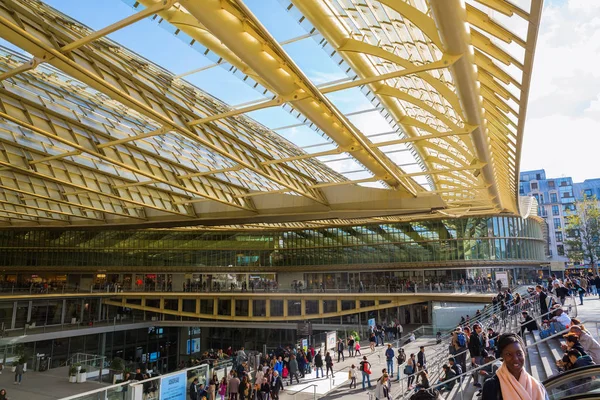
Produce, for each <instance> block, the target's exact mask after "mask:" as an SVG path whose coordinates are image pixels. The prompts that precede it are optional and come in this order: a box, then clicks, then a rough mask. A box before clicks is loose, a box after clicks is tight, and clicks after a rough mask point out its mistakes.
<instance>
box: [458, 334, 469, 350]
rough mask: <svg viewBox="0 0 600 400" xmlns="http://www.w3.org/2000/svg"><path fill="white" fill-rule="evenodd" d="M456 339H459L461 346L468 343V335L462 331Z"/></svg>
mask: <svg viewBox="0 0 600 400" xmlns="http://www.w3.org/2000/svg"><path fill="white" fill-rule="evenodd" d="M456 340H457V341H458V345H459V346H460V347H465V346H466V345H467V337H466V336H465V334H464V333H462V332H461V333H459V334H458V335H457V336H456Z"/></svg>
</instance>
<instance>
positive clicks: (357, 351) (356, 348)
mask: <svg viewBox="0 0 600 400" xmlns="http://www.w3.org/2000/svg"><path fill="white" fill-rule="evenodd" d="M359 354H360V355H361V356H362V353H361V352H360V341H358V339H357V340H355V341H354V357H356V356H358V355H359Z"/></svg>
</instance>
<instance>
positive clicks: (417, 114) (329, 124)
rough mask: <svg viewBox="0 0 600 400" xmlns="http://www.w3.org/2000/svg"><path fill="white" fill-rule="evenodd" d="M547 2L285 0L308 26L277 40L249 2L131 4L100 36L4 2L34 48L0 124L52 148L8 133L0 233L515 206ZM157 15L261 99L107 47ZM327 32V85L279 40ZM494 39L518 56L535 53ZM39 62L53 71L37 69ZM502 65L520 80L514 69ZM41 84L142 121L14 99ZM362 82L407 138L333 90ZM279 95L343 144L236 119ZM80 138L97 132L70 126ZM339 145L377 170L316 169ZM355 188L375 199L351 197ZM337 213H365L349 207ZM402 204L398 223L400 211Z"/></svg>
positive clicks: (421, 215) (19, 70) (13, 28)
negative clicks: (234, 96)
mask: <svg viewBox="0 0 600 400" xmlns="http://www.w3.org/2000/svg"><path fill="white" fill-rule="evenodd" d="M475 3H477V4H475ZM541 3H542V0H532V2H531V8H530V9H529V10H522V9H520V8H519V7H517V6H515V5H514V4H512V3H511V2H509V1H504V0H468V1H467V4H466V5H465V4H464V3H463V2H461V1H460V0H412V1H410V2H405V1H393V0H379V1H377V0H347V1H346V2H343V4H342V3H340V2H338V6H336V7H333V6H332V4H331V2H329V1H328V0H291V3H290V5H289V7H287V8H288V9H291V8H293V7H295V8H296V9H298V10H299V11H300V12H301V13H302V15H303V17H302V18H303V19H306V20H307V21H309V22H310V24H312V25H313V26H314V28H315V29H312V30H311V31H310V32H308V33H307V34H306V35H302V36H299V37H298V38H293V39H290V40H289V41H285V42H282V43H278V42H277V41H275V40H274V38H273V37H272V36H271V34H270V33H269V32H268V30H267V29H266V28H265V27H264V26H263V25H262V23H261V21H259V20H258V18H257V17H256V16H255V15H254V14H253V13H252V12H251V11H250V10H249V9H248V8H247V7H246V5H245V4H244V3H243V1H242V0H203V1H194V0H182V1H179V2H177V1H175V0H140V2H139V4H140V5H139V6H136V7H137V9H138V10H137V12H136V13H135V14H133V15H131V16H129V17H126V18H124V19H122V20H120V21H117V22H115V23H113V24H111V25H109V26H107V27H105V28H103V29H100V30H98V31H95V32H94V31H90V30H89V29H87V28H85V27H83V26H81V25H78V24H77V23H76V21H72V20H69V19H68V17H66V16H64V15H61V14H60V13H58V12H57V11H55V10H52V9H50V8H49V7H47V6H45V5H44V4H42V3H39V2H36V1H34V0H7V1H5V2H3V4H2V5H0V35H1V36H2V37H3V38H5V39H7V40H8V41H10V42H12V43H13V44H15V45H16V46H18V47H20V48H22V49H24V50H25V51H27V52H28V53H29V54H31V55H32V56H33V58H31V59H27V58H22V57H21V58H19V57H16V58H15V57H12V56H9V57H6V56H3V57H2V58H0V68H1V69H0V82H1V85H3V88H4V89H3V88H0V119H2V120H4V121H7V122H8V123H9V124H11V125H14V126H18V127H19V128H18V129H21V130H24V131H26V132H33V133H34V134H35V135H38V137H40V138H43V140H40V143H41V142H44V143H47V142H48V141H50V144H43V145H41V147H40V145H38V146H34V145H31V142H27V140H30V138H29V137H27V138H26V139H27V140H25V139H24V138H25V135H23V134H19V133H18V129H14V130H13V131H12V132H11V134H12V135H13V137H15V138H16V139H15V140H14V141H13V140H10V139H8V138H7V136H4V137H3V138H1V139H0V147H2V148H1V149H0V150H2V152H0V169H1V170H2V175H1V176H0V188H1V189H4V190H5V191H6V193H4V199H0V212H3V213H4V214H2V216H1V217H0V227H1V226H12V225H13V224H14V225H19V226H53V225H54V224H52V222H53V221H54V222H56V223H57V224H58V225H69V226H78V224H81V225H82V226H84V225H86V224H89V223H92V224H96V223H97V224H115V225H128V226H136V224H137V225H138V226H159V225H160V226H177V225H196V224H200V225H202V224H208V225H215V226H219V225H221V227H220V228H219V229H227V227H229V226H231V225H235V226H238V225H239V224H243V223H245V222H244V221H246V223H247V224H248V229H253V227H254V226H256V225H254V224H262V223H264V222H265V221H270V222H271V223H274V221H281V222H286V221H288V222H290V223H292V224H298V223H303V224H306V225H307V226H313V225H314V224H317V225H320V226H321V225H327V224H330V225H332V226H333V225H336V223H335V222H334V221H335V220H333V219H331V218H342V219H344V220H346V219H347V218H352V216H354V218H361V220H364V221H374V220H376V218H377V215H376V214H377V212H380V213H383V214H385V215H384V217H385V218H395V220H396V221H403V220H407V219H425V218H435V217H439V215H436V212H435V210H438V209H442V208H444V209H447V211H444V212H446V213H447V212H450V213H451V212H452V209H455V211H456V212H461V213H462V212H466V214H471V215H482V214H485V213H489V214H494V213H498V212H505V213H513V214H518V213H519V209H518V205H517V197H518V173H519V162H520V152H521V144H522V137H523V129H524V121H525V113H526V109H527V100H528V92H529V85H530V80H531V69H532V65H533V54H534V51H535V45H536V39H537V31H538V26H539V20H540V14H541ZM492 11H493V12H498V13H501V14H503V15H505V16H506V17H509V18H515V19H522V20H525V21H526V23H527V35H526V37H521V36H519V35H518V34H517V33H515V32H513V31H511V29H508V28H507V27H505V26H503V25H502V24H501V23H499V22H498V21H497V20H496V19H495V18H494V13H493V12H492ZM153 15H158V17H159V18H162V19H163V20H164V21H165V23H170V24H172V25H173V26H175V27H176V28H177V29H179V30H181V31H182V32H185V33H186V34H187V35H188V36H189V37H190V38H192V39H193V40H194V41H197V42H198V43H200V44H202V45H203V46H204V47H205V48H206V49H209V50H210V51H211V52H214V53H215V54H218V55H219V57H220V59H219V61H218V62H216V63H215V64H214V65H219V64H222V63H229V64H231V65H232V66H233V67H234V68H236V69H237V70H239V71H241V72H242V73H243V74H244V75H245V76H247V77H249V78H251V79H252V80H253V81H254V82H256V84H257V85H260V86H261V87H263V88H264V94H265V95H266V98H265V99H264V100H261V101H254V102H249V103H246V104H244V105H241V106H239V107H233V108H232V107H229V106H227V105H226V104H223V103H221V102H219V101H218V100H216V99H213V98H210V96H207V95H206V94H204V93H201V92H199V91H198V90H197V89H195V88H194V87H192V86H191V85H189V84H187V83H186V82H184V81H183V80H181V77H182V76H183V75H186V74H187V73H186V74H182V75H181V76H175V75H173V74H169V73H168V72H166V71H164V70H162V69H160V68H158V67H157V66H155V65H152V64H150V63H148V62H147V61H146V60H143V59H141V58H140V57H137V56H136V55H134V54H133V53H131V52H129V51H127V50H125V49H122V48H120V47H118V45H116V44H115V43H113V42H111V41H109V40H108V39H106V35H108V34H110V33H113V32H115V31H117V30H119V29H122V28H124V27H126V26H129V25H131V24H133V23H136V22H138V21H140V20H142V19H144V18H147V17H149V16H153ZM351 26H352V27H354V28H352V29H351V28H350V27H351ZM318 35H321V36H322V38H324V40H325V41H326V42H327V44H328V45H329V46H331V47H332V48H333V49H334V50H335V52H336V53H337V54H338V55H339V56H341V58H342V59H343V61H344V63H345V65H346V66H347V67H348V71H353V73H355V77H354V78H351V79H349V80H348V81H341V83H340V81H337V82H333V83H330V84H325V85H321V86H319V87H317V86H316V85H314V84H313V83H312V82H311V81H310V80H309V79H308V78H307V77H306V75H305V74H304V72H303V71H302V70H301V69H300V68H299V67H298V66H297V65H296V64H295V63H294V61H293V60H292V59H291V57H289V55H288V54H287V53H286V52H285V51H284V49H283V48H282V45H283V44H286V43H287V42H293V41H297V40H302V39H306V38H309V37H316V36H318ZM498 41H500V42H503V43H506V44H510V45H512V46H517V47H519V48H521V49H523V50H524V57H518V56H515V55H513V54H511V53H510V52H509V51H508V50H506V49H505V48H503V47H501V46H499V45H497V43H498ZM114 49H118V51H113V50H114ZM45 64H49V65H52V66H53V67H55V68H56V69H57V70H59V71H60V72H56V70H53V71H54V72H53V73H47V72H44V71H41V70H42V69H44V68H42V67H41V66H44V65H45ZM214 65H213V66H214ZM507 66H510V67H511V68H516V69H517V70H519V71H521V72H522V75H521V76H513V75H511V74H509V73H508V72H507V70H506V67H507ZM209 67H211V66H209ZM197 71H198V69H196V70H194V71H191V72H190V73H193V72H197ZM68 77H72V78H74V79H75V80H77V83H72V82H69V80H68ZM36 79H37V80H40V81H44V82H46V83H47V84H49V85H53V86H54V87H56V88H58V89H59V90H65V91H67V92H71V93H74V94H76V95H77V96H78V97H79V99H80V100H82V101H84V102H88V104H97V103H96V102H97V101H98V99H99V98H100V96H102V97H101V101H100V102H101V103H103V104H105V105H106V106H107V107H108V108H109V109H110V110H112V111H111V112H114V114H115V116H116V119H117V120H118V118H124V117H125V114H127V115H128V118H129V117H131V116H133V118H134V119H136V121H137V123H138V126H139V128H138V129H133V130H130V131H125V130H121V131H119V130H118V129H115V130H113V131H107V130H104V129H98V128H97V126H98V124H97V121H95V122H96V124H94V123H90V121H91V119H90V118H89V116H88V115H86V111H83V110H81V109H79V108H78V107H76V106H73V109H72V110H71V112H72V115H68V113H65V112H63V111H60V109H61V108H63V109H64V106H63V105H62V104H59V103H57V102H54V101H52V100H48V99H47V98H49V99H52V96H51V95H50V96H47V98H46V97H44V100H41V98H39V96H38V98H37V99H36V98H35V97H34V96H29V97H28V96H22V95H20V94H19V91H18V88H19V87H26V86H27V84H29V81H30V80H36ZM82 85H85V87H82ZM511 86H512V87H511ZM351 88H361V89H363V91H365V92H368V93H369V95H370V96H371V98H372V101H374V104H375V108H374V109H375V110H379V111H381V112H384V113H386V115H389V116H391V117H392V119H393V120H394V122H395V123H396V124H397V126H398V127H400V128H401V130H402V136H400V138H398V139H394V140H387V141H385V142H379V143H376V142H373V141H371V140H370V138H368V137H367V136H365V135H364V134H363V133H362V132H361V131H360V130H359V129H357V128H356V127H355V126H354V125H353V124H352V123H351V122H350V121H349V120H348V118H347V116H345V115H343V114H342V113H341V112H340V111H339V110H338V109H337V108H336V106H335V105H334V104H333V103H332V101H330V100H329V99H328V98H327V97H326V96H325V95H326V94H329V93H334V92H337V93H339V92H343V91H344V90H348V89H351ZM88 89H89V90H88ZM515 89H516V90H515ZM92 91H96V94H94V95H92V94H91V93H90V92H92ZM375 99H376V100H375ZM514 104H517V107H515V106H514ZM283 105H286V107H293V109H294V110H296V111H297V112H299V113H301V114H302V115H304V117H306V118H307V120H308V121H309V122H310V124H311V125H312V126H314V127H317V128H318V129H319V130H320V131H322V132H323V133H324V134H325V135H327V136H328V137H329V139H331V142H332V145H333V149H331V150H326V151H321V152H316V153H312V154H308V153H305V152H303V151H302V150H300V149H298V148H295V147H293V146H291V145H290V144H289V143H284V142H283V141H281V140H280V139H279V138H278V137H277V136H276V135H274V134H273V133H271V132H267V131H265V130H264V128H262V127H259V126H258V125H257V124H255V123H254V122H253V121H251V120H250V119H248V118H246V117H244V116H243V115H244V114H247V113H249V112H252V111H257V110H261V109H264V108H269V107H280V106H283ZM515 121H516V122H515ZM142 126H143V128H142ZM81 131H85V133H86V135H87V136H86V135H82V134H77V132H81ZM73 132H75V133H73ZM242 132H243V134H244V136H245V138H241V137H240V136H239V135H240V134H241V133H242ZM90 138H91V139H90ZM165 144H168V145H169V146H172V147H171V148H175V147H177V148H183V149H191V151H192V152H191V153H190V156H189V157H187V162H177V161H175V158H176V157H177V156H176V153H172V154H173V156H172V157H169V156H168V155H166V156H165V155H162V154H159V152H153V151H152V150H149V146H158V147H160V146H163V145H165ZM255 144H256V145H255ZM387 146H405V147H407V150H405V149H404V148H401V149H400V150H398V148H397V147H396V148H394V147H390V149H388V150H386V149H385V148H386V147H387ZM408 150H414V152H413V154H415V157H416V158H417V161H418V164H419V165H420V166H421V167H422V169H423V170H422V171H419V172H411V173H406V172H405V171H404V170H403V169H402V168H401V167H400V166H399V165H397V164H396V163H395V162H393V161H392V158H391V157H392V155H393V154H394V153H397V152H400V151H408ZM207 151H208V152H210V154H211V155H212V156H213V160H212V161H208V157H206V156H205V155H206V152H207ZM341 153H345V154H346V155H347V159H348V160H355V161H357V162H358V163H359V164H361V165H362V166H364V168H365V171H367V172H370V175H371V176H370V177H361V178H360V179H356V180H348V179H347V178H345V177H343V176H342V175H340V174H337V173H335V172H334V171H332V170H331V169H329V168H328V167H327V166H326V165H325V163H326V162H328V161H331V160H326V161H325V162H322V161H319V158H320V157H327V156H332V155H336V154H341ZM336 160H337V161H340V160H346V158H344V159H336ZM91 162H96V163H102V165H104V166H105V165H109V166H110V167H108V168H107V167H104V168H100V167H94V166H93V165H91V164H90V163H91ZM419 176H425V177H426V178H427V179H428V181H429V182H430V185H431V186H432V187H431V190H430V191H425V190H424V189H423V188H422V187H421V186H420V185H419V184H417V183H416V181H415V180H413V178H415V177H419ZM40 182H43V185H45V187H43V185H42V186H40V184H39V183H40ZM375 182H383V183H385V184H386V185H387V186H388V187H390V188H391V190H389V192H392V193H393V195H388V194H387V193H385V192H381V191H371V192H369V195H368V196H365V195H358V193H366V192H365V191H363V190H362V189H364V188H359V187H357V186H356V185H358V184H366V183H375ZM333 189H336V190H343V191H344V192H343V193H344V194H343V195H340V194H339V193H337V192H335V191H333ZM291 194H293V195H291ZM296 195H299V196H296ZM369 196H370V197H369ZM386 196H391V197H389V198H390V199H391V198H393V199H394V201H390V202H389V205H388V208H389V209H388V210H385V211H384V210H382V208H381V206H380V205H379V206H373V207H370V204H381V203H377V202H378V201H381V199H382V198H383V197H386ZM361 197H362V198H365V199H371V198H377V201H375V202H373V201H369V200H366V201H365V202H364V203H362V204H360V203H359V202H357V201H355V200H352V201H351V204H352V206H349V205H348V203H346V202H345V200H346V198H361ZM409 198H412V199H413V200H416V201H417V203H418V202H421V203H422V204H423V207H416V206H415V202H412V203H411V202H410V200H408V199H409ZM300 199H301V200H300ZM486 199H487V201H486ZM440 205H442V206H440ZM344 209H346V210H347V209H352V210H361V213H360V215H359V213H357V212H355V211H352V213H349V212H346V213H344V214H343V215H342V214H340V212H341V211H340V210H344ZM394 212H397V213H398V214H399V215H396V216H395V217H392V216H391V215H389V214H392V213H394ZM302 218H304V220H302V221H301V219H302ZM365 218H366V219H365ZM350 220H351V219H350ZM219 222H221V223H219ZM142 223H143V224H145V225H143V224H142ZM161 224H162V225H161ZM239 226H243V225H239Z"/></svg>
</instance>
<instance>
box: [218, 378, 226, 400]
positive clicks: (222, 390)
mask: <svg viewBox="0 0 600 400" xmlns="http://www.w3.org/2000/svg"><path fill="white" fill-rule="evenodd" d="M226 394H227V378H226V377H223V378H222V379H221V383H220V384H219V396H220V397H221V400H225V395H226Z"/></svg>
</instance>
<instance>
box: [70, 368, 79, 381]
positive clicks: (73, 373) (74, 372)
mask: <svg viewBox="0 0 600 400" xmlns="http://www.w3.org/2000/svg"><path fill="white" fill-rule="evenodd" d="M69 382H70V383H76V382H77V367H76V366H74V365H71V366H70V367H69Z"/></svg>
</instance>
